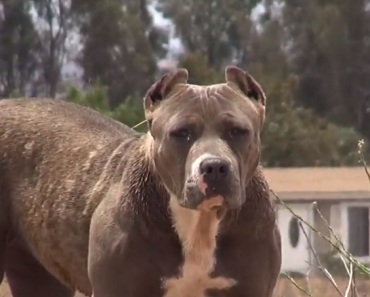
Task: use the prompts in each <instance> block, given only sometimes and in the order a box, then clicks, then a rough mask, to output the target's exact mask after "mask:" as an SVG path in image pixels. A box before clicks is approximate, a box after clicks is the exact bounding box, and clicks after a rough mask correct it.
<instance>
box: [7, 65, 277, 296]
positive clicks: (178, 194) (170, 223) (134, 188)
mask: <svg viewBox="0 0 370 297" xmlns="http://www.w3.org/2000/svg"><path fill="white" fill-rule="evenodd" d="M187 79H188V72H187V70H186V69H177V70H176V71H173V72H169V73H167V74H165V75H164V76H163V77H162V78H161V79H160V80H159V81H157V82H156V83H155V84H154V85H153V86H152V87H151V88H150V89H149V90H148V92H147V93H146V95H145V98H144V108H145V117H146V121H147V123H148V132H147V133H145V134H140V133H137V132H135V131H133V130H132V129H130V128H128V127H126V126H125V125H123V124H121V123H118V122H116V121H114V120H112V119H110V118H107V117H104V116H103V115H101V114H99V113H98V112H95V111H93V110H91V109H89V108H86V107H82V106H78V105H75V104H72V103H67V102H64V101H60V100H51V99H26V98H20V99H7V100H2V101H1V102H0V277H1V279H3V276H4V273H5V274H6V276H7V279H8V282H9V284H10V287H11V290H12V294H13V296H14V297H33V296H34V297H36V296H37V297H49V296H53V297H71V296H73V295H74V293H75V292H76V291H80V292H82V293H83V294H86V295H87V296H93V297H149V296H150V297H205V296H207V297H271V296H272V292H273V289H274V286H275V283H276V281H277V278H278V274H279V272H280V266H281V242H280V234H279V231H278V228H277V226H276V217H275V211H274V206H273V203H272V201H271V200H270V198H269V187H268V184H267V182H266V180H265V177H264V175H263V172H262V169H261V167H260V166H259V160H260V153H261V146H260V133H261V129H262V126H263V122H264V118H265V106H266V97H265V94H264V92H263V90H262V88H261V87H260V85H259V84H258V83H257V82H256V81H255V79H254V78H253V77H252V76H251V75H250V74H248V73H247V72H245V71H243V70H242V69H240V68H238V67H235V66H228V67H227V68H226V69H225V80H226V81H225V83H220V84H215V85H209V86H199V85H191V84H188V83H187Z"/></svg>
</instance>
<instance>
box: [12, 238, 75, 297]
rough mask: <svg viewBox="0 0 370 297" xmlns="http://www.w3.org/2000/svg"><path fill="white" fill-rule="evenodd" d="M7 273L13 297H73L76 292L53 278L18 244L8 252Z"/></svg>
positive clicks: (13, 245) (14, 244)
mask: <svg viewBox="0 0 370 297" xmlns="http://www.w3.org/2000/svg"><path fill="white" fill-rule="evenodd" d="M5 273H6V277H7V280H8V283H9V286H10V290H11V292H12V295H13V297H50V296H53V297H73V296H74V292H73V291H72V290H70V289H69V288H67V287H66V286H64V285H63V284H62V283H60V282H59V281H58V280H57V279H56V278H55V277H53V276H52V275H51V274H50V273H49V272H48V271H47V270H46V269H45V268H44V267H43V266H42V265H41V264H40V263H39V262H38V261H37V260H36V259H35V258H34V257H33V256H32V255H31V253H29V252H28V251H27V250H26V249H24V248H23V247H22V246H20V245H19V244H18V243H13V242H12V244H10V245H9V248H8V249H7V251H6V262H5Z"/></svg>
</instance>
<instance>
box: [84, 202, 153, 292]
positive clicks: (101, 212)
mask: <svg viewBox="0 0 370 297" xmlns="http://www.w3.org/2000/svg"><path fill="white" fill-rule="evenodd" d="M113 200H114V199H113V198H112V200H111V199H110V198H106V199H104V200H103V201H102V203H101V204H100V205H99V206H98V208H97V209H96V211H95V213H94V215H93V217H92V220H91V225H90V239H89V256H88V273H89V278H90V282H91V286H92V293H93V296H94V297H141V296H143V297H144V296H145V295H147V293H148V291H152V288H154V287H158V285H157V283H155V284H153V278H152V277H148V270H150V268H149V269H147V268H145V267H148V258H147V256H146V251H148V249H150V248H151V247H148V246H147V245H146V244H145V240H144V241H143V237H142V236H141V235H140V234H138V233H140V231H139V230H138V229H137V225H136V223H135V222H134V221H133V219H132V217H131V214H130V213H124V212H125V210H122V206H121V205H120V204H119V203H117V201H113ZM149 274H150V273H149ZM150 275H153V274H150ZM154 295H156V294H154ZM157 295H158V294H157ZM145 297H148V296H145ZM151 297H154V296H153V295H152V296H151Z"/></svg>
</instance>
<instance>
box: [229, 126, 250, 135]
mask: <svg viewBox="0 0 370 297" xmlns="http://www.w3.org/2000/svg"><path fill="white" fill-rule="evenodd" d="M248 132H249V130H248V129H246V128H240V127H233V128H231V129H230V131H229V136H230V137H231V138H233V137H238V136H244V135H247V134H248Z"/></svg>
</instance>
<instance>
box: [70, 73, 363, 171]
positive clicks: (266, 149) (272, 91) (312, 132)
mask: <svg viewBox="0 0 370 297" xmlns="http://www.w3.org/2000/svg"><path fill="white" fill-rule="evenodd" d="M199 69H203V72H200V73H215V72H212V70H211V69H206V67H200V68H199ZM201 77H202V76H201V75H200V76H199V78H201ZM210 77H211V76H207V77H206V80H207V79H210ZM206 80H204V81H206ZM209 82H211V81H209ZM296 84H297V82H296V78H295V77H290V78H289V79H288V80H287V81H286V82H284V83H282V82H280V81H279V80H275V81H273V80H272V81H270V82H269V83H266V87H267V88H266V94H267V96H268V107H267V115H266V123H265V128H264V131H263V134H262V145H263V147H262V161H263V164H264V165H265V166H268V167H274V166H282V167H287V166H292V167H294V166H340V165H357V164H358V155H357V142H358V140H359V139H360V138H361V137H360V135H358V134H357V133H356V132H355V131H354V130H353V129H347V128H340V127H337V126H335V125H333V124H330V123H328V122H327V121H326V120H324V119H322V118H319V117H318V116H316V115H315V114H314V113H313V112H312V111H311V110H306V109H302V108H296V107H295V106H294V102H293V97H292V94H293V93H294V90H295V88H296ZM67 100H68V101H71V102H75V103H78V104H81V105H84V106H89V107H91V108H93V109H95V110H97V111H99V112H101V113H103V114H105V115H107V116H109V117H112V118H114V119H115V120H117V121H120V122H122V123H124V124H126V125H128V126H129V127H133V126H135V125H136V124H138V123H140V122H142V121H143V120H144V112H143V108H142V107H138V106H137V100H135V99H134V98H133V97H129V98H126V100H125V102H124V103H122V104H120V105H119V106H117V107H116V108H114V109H111V108H110V106H109V104H108V100H107V88H105V87H104V86H102V85H101V84H95V85H92V86H91V87H90V88H89V89H87V90H86V91H80V90H78V89H77V88H75V87H71V88H70V89H69V91H68V93H67ZM136 130H137V131H140V132H145V131H146V130H147V125H146V124H145V123H143V124H142V125H140V126H138V127H137V128H136Z"/></svg>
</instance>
